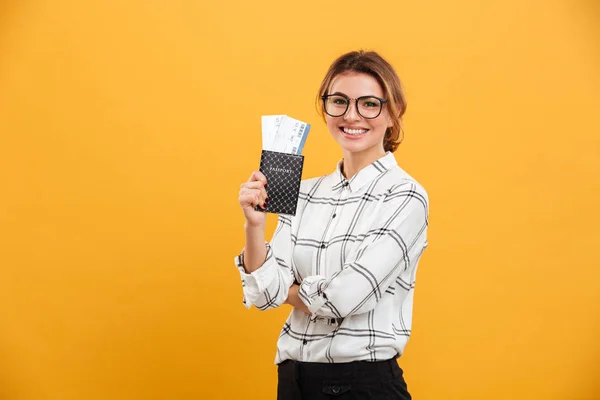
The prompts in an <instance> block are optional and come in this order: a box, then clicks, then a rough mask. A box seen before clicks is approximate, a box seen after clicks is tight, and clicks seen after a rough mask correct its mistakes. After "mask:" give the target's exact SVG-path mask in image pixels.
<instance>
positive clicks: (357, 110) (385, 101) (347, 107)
mask: <svg viewBox="0 0 600 400" xmlns="http://www.w3.org/2000/svg"><path fill="white" fill-rule="evenodd" d="M333 96H339V97H343V98H345V99H346V100H348V102H347V103H346V109H345V110H344V112H343V113H341V114H340V115H332V114H329V113H328V112H327V106H326V102H327V99H328V98H329V97H333ZM362 99H377V100H379V101H380V102H381V104H380V106H379V112H378V113H377V115H376V116H374V117H365V116H364V115H362V114H361V113H360V110H359V108H358V101H359V100H362ZM321 100H323V111H325V114H327V115H329V116H330V117H334V118H337V117H341V116H343V115H346V113H347V112H348V110H349V109H350V100H354V109H355V110H356V112H357V114H358V115H360V116H361V117H362V118H364V119H375V118H377V117H379V116H380V115H381V111H383V105H384V104H385V103H387V99H382V98H381V97H377V96H360V97H357V98H355V99H353V98H351V97H348V96H346V95H345V94H343V93H334V94H326V95H323V96H321Z"/></svg>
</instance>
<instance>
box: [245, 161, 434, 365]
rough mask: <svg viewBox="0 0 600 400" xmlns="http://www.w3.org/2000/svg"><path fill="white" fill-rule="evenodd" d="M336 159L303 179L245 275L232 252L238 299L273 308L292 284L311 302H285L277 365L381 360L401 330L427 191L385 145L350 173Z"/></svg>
mask: <svg viewBox="0 0 600 400" xmlns="http://www.w3.org/2000/svg"><path fill="white" fill-rule="evenodd" d="M340 167H341V163H338V166H337V169H336V170H335V172H333V173H332V174H329V175H326V176H322V177H319V178H313V179H309V180H304V181H302V185H301V189H300V197H299V200H298V209H297V212H296V215H295V216H293V217H292V216H288V215H280V216H279V220H278V224H277V228H276V229H275V233H274V235H273V238H272V240H271V242H270V243H267V257H266V260H265V262H264V264H263V265H262V266H261V267H260V268H259V269H257V270H256V271H254V272H252V273H251V274H247V273H246V272H245V270H244V266H243V265H244V264H243V251H242V253H241V254H240V255H238V256H237V257H235V263H236V266H237V268H238V269H239V271H240V275H241V279H242V287H243V292H244V300H243V301H244V305H245V306H246V307H248V308H250V307H251V306H252V305H254V306H256V307H257V308H258V309H260V310H267V309H270V308H275V307H278V306H280V305H281V304H283V302H284V301H285V300H286V298H287V295H288V289H289V287H290V286H291V285H292V284H294V283H297V284H300V289H299V292H298V293H299V296H300V298H301V299H302V301H303V302H304V303H305V304H306V306H307V307H308V309H309V310H310V311H311V314H306V313H304V312H302V311H300V310H297V309H292V311H291V313H290V315H289V317H288V319H287V321H286V322H285V324H284V326H283V329H282V330H281V334H280V336H279V340H278V343H277V354H276V357H275V363H276V364H278V363H280V362H282V361H284V360H286V359H293V360H298V361H310V362H324V363H335V362H350V361H356V360H367V361H379V360H385V359H390V358H393V357H395V356H399V355H401V354H402V353H403V350H404V347H405V345H406V342H407V341H408V338H409V336H410V332H411V320H412V306H413V295H414V287H415V275H416V272H417V264H418V263H419V259H420V257H421V254H422V253H423V251H424V250H425V248H426V247H427V226H428V212H429V209H428V197H427V193H426V191H425V190H424V189H423V187H422V186H421V185H420V184H419V183H418V182H417V181H416V180H415V179H413V178H412V177H411V176H410V175H408V174H407V173H406V172H405V171H404V170H402V169H401V168H400V167H399V166H398V164H397V163H396V159H395V158H394V155H393V154H392V153H389V152H388V153H387V154H386V155H385V156H384V157H382V158H380V159H379V160H377V161H375V162H373V163H372V164H371V165H369V166H367V167H365V168H363V169H362V170H361V171H359V172H358V173H357V174H356V175H354V176H353V177H352V178H351V179H350V180H347V179H346V178H344V176H343V175H342V173H341V169H340Z"/></svg>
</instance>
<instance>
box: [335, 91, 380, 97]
mask: <svg viewBox="0 0 600 400" xmlns="http://www.w3.org/2000/svg"><path fill="white" fill-rule="evenodd" d="M329 94H330V95H341V96H345V97H348V98H350V96H348V95H347V94H346V93H342V92H335V93H329ZM358 97H359V98H360V97H379V96H375V95H374V94H365V95H364V96H358Z"/></svg>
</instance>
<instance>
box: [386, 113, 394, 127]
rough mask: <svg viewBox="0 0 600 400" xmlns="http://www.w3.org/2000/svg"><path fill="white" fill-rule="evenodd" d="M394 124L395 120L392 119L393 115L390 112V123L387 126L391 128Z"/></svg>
mask: <svg viewBox="0 0 600 400" xmlns="http://www.w3.org/2000/svg"><path fill="white" fill-rule="evenodd" d="M392 126H394V121H393V120H392V116H391V115H389V114H388V124H387V127H388V128H391V127H392Z"/></svg>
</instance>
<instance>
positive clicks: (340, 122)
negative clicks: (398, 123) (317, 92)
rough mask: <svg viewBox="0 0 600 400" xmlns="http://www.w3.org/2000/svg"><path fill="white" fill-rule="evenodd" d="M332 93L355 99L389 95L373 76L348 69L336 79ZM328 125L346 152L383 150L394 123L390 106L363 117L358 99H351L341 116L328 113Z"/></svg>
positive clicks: (331, 87) (365, 152) (334, 79)
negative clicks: (387, 132) (388, 130)
mask: <svg viewBox="0 0 600 400" xmlns="http://www.w3.org/2000/svg"><path fill="white" fill-rule="evenodd" d="M327 93H328V94H343V95H345V96H347V97H349V98H351V99H356V98H358V97H362V96H376V97H379V98H385V96H384V93H383V89H382V88H381V86H380V85H379V83H378V82H377V81H376V80H375V78H373V77H372V76H370V75H367V74H362V73H356V72H346V73H343V74H340V75H337V76H336V77H335V78H333V80H332V82H331V85H330V86H329V90H328V91H327ZM325 119H326V121H327V128H329V132H330V133H331V136H333V138H334V139H335V141H336V142H338V144H339V145H340V146H341V147H342V150H343V151H344V153H345V154H349V153H364V154H370V153H373V154H374V155H375V153H377V155H381V153H383V151H384V150H383V137H384V135H385V131H386V129H387V128H388V127H391V126H392V121H391V119H390V116H389V113H388V110H387V107H386V105H385V104H383V109H382V110H381V114H379V116H378V117H376V118H373V119H367V118H364V117H362V116H361V115H360V114H359V113H358V112H357V110H356V101H355V100H350V104H349V106H348V110H347V111H346V113H345V114H344V115H342V116H340V117H332V116H330V115H327V114H325Z"/></svg>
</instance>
